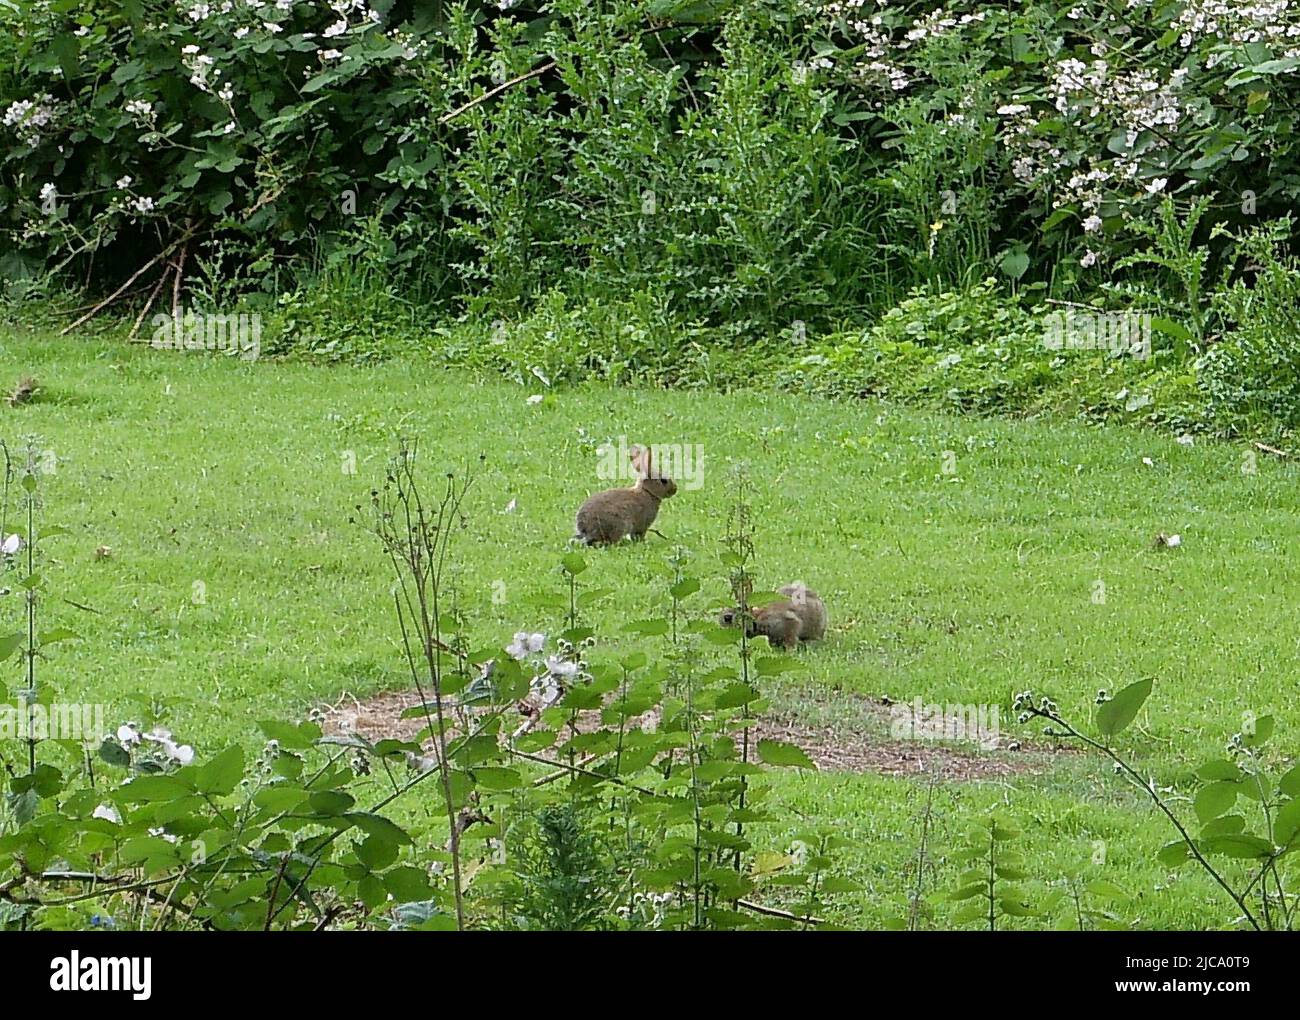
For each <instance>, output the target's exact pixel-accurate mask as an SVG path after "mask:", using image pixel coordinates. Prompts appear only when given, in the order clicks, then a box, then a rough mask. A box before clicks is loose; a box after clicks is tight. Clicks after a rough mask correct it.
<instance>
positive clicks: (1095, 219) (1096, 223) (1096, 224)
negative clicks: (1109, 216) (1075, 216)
mask: <svg viewBox="0 0 1300 1020" xmlns="http://www.w3.org/2000/svg"><path fill="white" fill-rule="evenodd" d="M1083 229H1084V230H1085V231H1087V232H1088V233H1089V234H1092V233H1095V232H1096V231H1098V230H1100V229H1101V217H1100V216H1097V215H1096V214H1093V215H1092V216H1089V217H1088V218H1087V219H1086V220H1084V221H1083Z"/></svg>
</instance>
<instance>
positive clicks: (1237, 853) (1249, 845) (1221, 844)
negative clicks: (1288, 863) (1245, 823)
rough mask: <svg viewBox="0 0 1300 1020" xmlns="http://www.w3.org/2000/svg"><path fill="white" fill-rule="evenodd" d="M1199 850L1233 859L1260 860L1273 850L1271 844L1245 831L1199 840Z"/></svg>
mask: <svg viewBox="0 0 1300 1020" xmlns="http://www.w3.org/2000/svg"><path fill="white" fill-rule="evenodd" d="M1200 847H1201V850H1202V851H1204V852H1205V853H1209V854H1222V855H1223V856H1224V857H1231V858H1233V859H1235V860H1262V859H1263V858H1265V857H1268V856H1269V855H1270V854H1272V852H1273V844H1271V843H1270V842H1268V840H1266V839H1260V838H1259V837H1258V836H1250V835H1247V834H1245V833H1236V834H1224V835H1222V836H1211V837H1209V838H1208V839H1204V840H1201V843H1200Z"/></svg>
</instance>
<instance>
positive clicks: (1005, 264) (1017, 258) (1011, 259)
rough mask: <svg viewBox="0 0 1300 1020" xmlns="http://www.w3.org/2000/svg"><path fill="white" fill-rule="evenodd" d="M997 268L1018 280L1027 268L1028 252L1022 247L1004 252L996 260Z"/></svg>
mask: <svg viewBox="0 0 1300 1020" xmlns="http://www.w3.org/2000/svg"><path fill="white" fill-rule="evenodd" d="M998 268H999V269H1001V270H1002V272H1004V273H1006V274H1007V276H1009V277H1011V279H1013V280H1019V279H1020V278H1021V277H1022V276H1024V275H1025V273H1026V272H1027V271H1028V269H1029V252H1028V251H1026V250H1025V249H1024V248H1023V247H1016V248H1012V249H1011V250H1010V251H1007V252H1004V253H1003V255H1002V258H1000V259H999V260H998Z"/></svg>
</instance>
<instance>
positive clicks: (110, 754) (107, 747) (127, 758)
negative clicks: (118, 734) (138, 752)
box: [99, 740, 131, 768]
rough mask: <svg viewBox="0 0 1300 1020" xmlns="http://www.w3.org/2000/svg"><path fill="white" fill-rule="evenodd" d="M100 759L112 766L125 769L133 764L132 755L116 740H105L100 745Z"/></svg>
mask: <svg viewBox="0 0 1300 1020" xmlns="http://www.w3.org/2000/svg"><path fill="white" fill-rule="evenodd" d="M99 757H100V758H101V759H102V760H103V761H106V762H107V763H108V764H110V765H116V766H118V767H119V768H125V767H126V766H128V765H130V764H131V753H130V752H129V751H128V750H127V749H126V748H125V747H123V746H122V745H121V744H119V743H118V742H117V741H116V740H105V741H104V742H103V743H101V744H100V745H99Z"/></svg>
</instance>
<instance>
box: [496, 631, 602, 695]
mask: <svg viewBox="0 0 1300 1020" xmlns="http://www.w3.org/2000/svg"><path fill="white" fill-rule="evenodd" d="M545 646H546V635H545V634H535V633H529V632H528V631H520V632H519V633H517V634H516V635H515V637H514V640H513V641H511V642H510V644H508V645H506V654H507V655H509V656H510V657H511V658H512V659H514V660H515V661H516V662H522V661H523V660H524V659H526V658H528V657H529V656H530V655H537V656H540V655H541V652H542V650H543V649H544V648H545ZM572 651H573V646H572V645H571V644H569V642H567V641H561V642H560V649H559V654H558V655H548V656H546V659H545V662H544V663H543V662H542V661H541V660H540V658H539V659H538V662H537V667H538V672H537V674H536V675H535V676H534V677H533V678H532V680H531V681H530V683H529V686H530V687H531V688H532V690H533V693H534V694H536V695H537V697H538V698H539V699H540V700H541V703H542V705H543V706H547V705H550V704H551V703H553V702H554V701H555V700H556V699H557V698H558V697H559V696H560V695H561V694H562V693H564V685H565V684H566V683H569V682H572V681H573V680H575V679H577V678H578V677H579V676H581V675H582V673H583V670H582V663H581V662H578V661H576V660H575V659H573V658H571V657H570V653H572Z"/></svg>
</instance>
